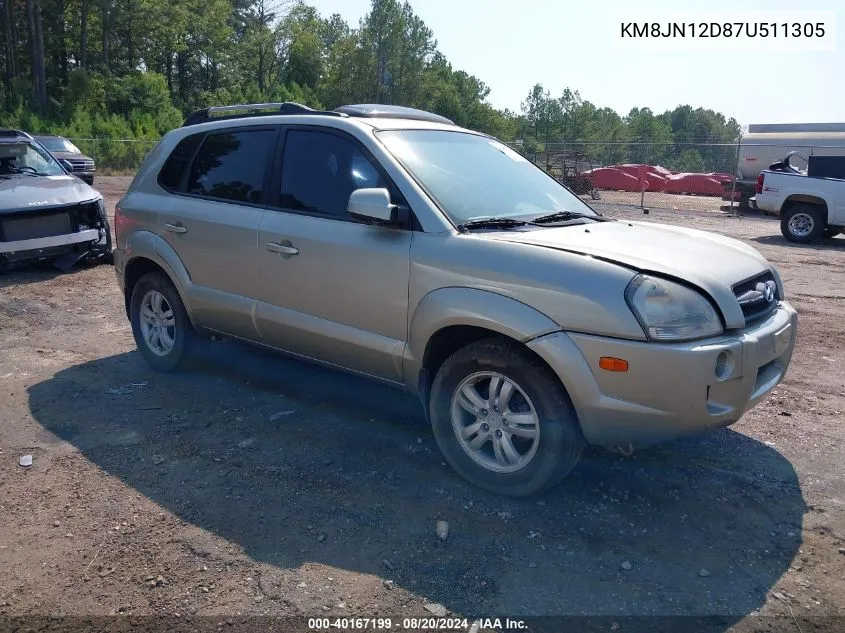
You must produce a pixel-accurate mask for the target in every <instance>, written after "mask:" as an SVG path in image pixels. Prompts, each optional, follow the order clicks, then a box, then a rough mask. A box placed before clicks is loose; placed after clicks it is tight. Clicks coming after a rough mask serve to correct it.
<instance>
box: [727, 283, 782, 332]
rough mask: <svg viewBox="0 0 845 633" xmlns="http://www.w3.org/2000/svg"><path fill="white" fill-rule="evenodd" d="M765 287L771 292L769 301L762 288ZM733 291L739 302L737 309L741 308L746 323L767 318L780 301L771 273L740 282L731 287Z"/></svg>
mask: <svg viewBox="0 0 845 633" xmlns="http://www.w3.org/2000/svg"><path fill="white" fill-rule="evenodd" d="M766 285H768V286H769V287H770V288H771V289H772V290H773V293H772V300H771V301H769V300H768V299H767V298H766V292H765V288H764V286H766ZM733 291H734V296H735V297H736V299H737V301H738V302H739V307H740V308H742V314H743V315H744V316H745V322H746V323H748V322H749V321H755V320H757V319H762V318H763V317H765V316H768V315H769V314H770V313H772V312H773V311H774V310H775V308H776V307H777V302H778V300H779V299H780V297H779V296H778V288H777V283H776V282H775V277H774V275H772V273H771V272H765V273H762V274H760V275H756V276H755V277H752V278H751V279H746V280H745V281H741V282H739V283H738V284H736V285H735V286H734V287H733Z"/></svg>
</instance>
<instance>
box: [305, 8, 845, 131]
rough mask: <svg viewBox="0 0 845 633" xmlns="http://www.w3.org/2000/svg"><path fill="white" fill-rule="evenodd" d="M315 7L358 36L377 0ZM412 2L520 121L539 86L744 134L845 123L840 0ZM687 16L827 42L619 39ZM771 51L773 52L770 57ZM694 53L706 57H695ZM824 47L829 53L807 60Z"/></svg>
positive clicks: (448, 52)
mask: <svg viewBox="0 0 845 633" xmlns="http://www.w3.org/2000/svg"><path fill="white" fill-rule="evenodd" d="M306 2H308V4H311V5H314V6H316V7H317V9H318V10H319V11H320V13H321V14H322V15H323V16H325V17H327V16H329V15H331V14H332V13H339V14H340V15H341V16H343V18H344V19H345V20H346V21H347V22H348V23H349V24H350V26H352V27H357V25H358V22H359V20H360V19H361V18H362V17H363V16H364V15H365V14H366V13H367V12H368V11H369V8H370V0H306ZM410 2H411V5H412V6H413V8H414V11H415V12H416V13H417V15H419V16H420V17H421V18H422V19H423V20H424V21H425V23H426V24H427V25H428V27H429V28H431V29H432V31H433V32H434V37H435V38H436V39H437V42H438V49H439V50H440V51H441V52H442V53H443V54H444V55H445V56H446V58H447V59H448V60H449V61H450V62H451V63H452V66H453V68H455V69H458V70H464V71H466V72H468V73H470V74H472V75H475V76H476V77H478V78H479V79H481V80H482V81H484V82H485V83H486V84H487V85H488V86H489V87H490V89H491V90H490V95H489V97H488V101H489V102H490V103H491V104H493V105H494V106H495V107H497V108H509V109H511V110H513V111H519V107H520V103H521V102H522V101H523V100H524V99H525V96H526V95H527V94H528V91H529V90H530V88H531V86H532V85H534V84H535V83H541V84H543V86H544V87H545V88H547V89H548V90H549V91H550V92H551V94H552V96H560V93H561V92H562V91H563V89H564V88H566V87H569V88H571V89H573V90H578V91H579V92H580V93H581V97H582V98H583V99H585V100H589V101H591V102H592V103H594V104H595V105H597V106H599V107H610V108H613V109H614V110H616V111H617V112H619V113H620V114H622V115H624V114H627V113H628V112H629V111H630V110H631V108H633V107H649V108H651V109H652V110H653V111H654V112H655V113H660V112H663V111H665V110H667V109H672V108H674V107H675V106H677V105H681V104H689V105H692V106H693V107H699V106H701V107H705V108H712V109H713V110H716V111H719V112H722V113H724V114H725V115H726V116H728V117H730V116H733V117H734V118H736V119H737V120H738V121H739V122H740V124H742V125H747V124H749V123H804V122H845V2H843V1H842V0H804V1H803V2H796V1H795V0H791V1H783V0H764V1H757V0H744V1H743V0H733V1H726V0H709V1H707V2H701V1H700V0H696V1H695V2H692V1H691V0H687V2H685V3H684V2H678V0H673V1H670V0H666V1H663V0H641V1H639V2H632V1H631V0H624V1H623V0H577V1H575V0H522V1H521V2H513V1H511V2H505V1H504V0H410ZM632 7H635V8H632ZM679 7H684V9H690V8H691V10H692V11H694V13H691V14H683V15H682V16H680V17H679V18H678V19H685V18H687V17H690V16H691V18H692V19H693V20H694V21H696V22H699V21H700V20H702V19H705V20H707V21H708V22H709V21H711V18H712V19H713V20H716V21H718V22H721V23H724V22H734V21H742V20H753V21H758V22H759V21H763V22H767V23H771V22H772V21H776V23H779V22H782V21H783V20H784V19H786V20H788V21H789V23H790V24H791V23H792V22H794V21H795V20H800V21H801V23H802V24H804V23H811V24H815V23H816V22H817V21H818V20H819V19H823V20H824V21H825V29H826V31H825V38H824V39H823V40H819V39H817V38H812V39H808V40H803V41H802V43H797V42H796V41H795V40H792V41H783V40H780V41H774V40H771V39H770V40H769V41H768V44H766V43H760V44H759V46H758V48H755V49H751V48H748V46H751V45H750V44H749V45H745V44H741V43H737V42H732V41H730V40H726V39H724V38H715V39H711V40H707V41H705V40H701V39H699V40H697V41H695V40H692V41H691V40H690V39H685V40H680V39H676V40H671V41H670V42H668V43H667V41H666V40H657V41H655V40H651V41H649V42H643V41H642V40H637V41H632V40H627V41H624V42H623V41H622V40H621V39H620V33H621V23H622V22H623V21H625V22H629V21H637V22H645V21H647V22H660V23H665V22H666V21H667V20H670V19H672V20H673V21H674V18H675V17H677V11H678V8H679ZM796 7H798V9H797V10H796ZM752 11H753V13H751V12H752ZM786 11H788V12H789V13H784V12H786ZM673 12H674V13H673ZM822 12H823V13H822ZM811 28H812V27H811ZM755 42H760V40H759V39H758V40H755ZM821 42H823V44H822V43H821ZM754 45H756V44H754ZM766 45H768V46H769V49H768V50H762V47H764V46H766ZM626 46H627V48H626ZM648 46H651V47H652V48H651V49H650V50H649V49H648ZM684 46H687V48H684ZM693 46H702V47H704V50H691V48H692V47H693ZM732 46H733V47H741V46H746V48H744V49H733V50H732V49H731V47H732ZM821 46H823V47H824V48H826V49H828V50H804V49H806V48H812V47H817V48H818V47H821Z"/></svg>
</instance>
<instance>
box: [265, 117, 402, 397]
mask: <svg viewBox="0 0 845 633" xmlns="http://www.w3.org/2000/svg"><path fill="white" fill-rule="evenodd" d="M277 182H279V181H278V180H277ZM279 187H280V197H279V203H278V208H275V209H272V210H269V211H267V212H266V214H265V215H264V218H263V219H262V221H261V226H260V228H259V235H258V245H259V254H258V259H259V283H260V296H261V302H260V304H259V306H258V313H257V319H256V320H257V324H258V328H259V331H260V334H261V336H262V338H263V339H264V340H265V341H267V342H268V343H270V344H272V345H274V346H278V347H281V348H283V349H286V350H288V351H291V352H294V353H297V354H301V355H304V356H308V357H311V358H316V359H318V360H322V361H325V362H329V363H332V364H335V365H338V366H341V367H346V368H349V369H352V370H355V371H359V372H363V373H366V374H369V375H372V376H376V377H379V378H382V379H385V380H390V381H395V382H401V380H402V353H403V350H404V347H405V341H406V340H407V329H408V279H409V264H410V248H411V239H412V235H413V234H412V232H411V231H410V230H406V229H404V228H383V227H377V226H370V225H367V224H363V223H361V222H358V221H355V220H354V219H352V218H351V217H349V215H348V214H347V212H346V207H347V203H348V200H349V196H350V194H351V193H352V191H354V190H355V189H359V188H364V187H387V188H389V189H390V188H391V187H390V185H389V184H388V182H387V179H386V176H385V175H384V174H383V172H382V171H381V170H380V169H379V168H378V166H377V165H376V163H375V161H374V159H373V158H372V157H371V156H370V155H369V153H367V152H366V150H365V149H364V148H363V147H362V146H360V145H359V144H358V143H357V142H356V141H354V140H353V139H352V138H350V137H348V136H346V135H344V134H341V133H340V132H335V131H333V130H329V129H325V130H324V129H313V128H295V127H293V128H290V129H289V130H288V131H287V133H286V134H285V139H284V148H283V158H282V165H281V178H280V185H279ZM398 195H399V194H398V193H394V194H393V196H394V202H397V200H396V199H395V197H396V196H398Z"/></svg>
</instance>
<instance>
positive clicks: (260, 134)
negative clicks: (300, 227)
mask: <svg viewBox="0 0 845 633" xmlns="http://www.w3.org/2000/svg"><path fill="white" fill-rule="evenodd" d="M275 144H276V131H275V130H244V131H239V132H219V133H214V134H209V135H208V136H206V137H205V142H204V143H203V144H202V147H201V148H200V150H199V152H198V153H197V155H196V158H194V162H193V165H191V174H190V177H189V179H188V193H192V194H194V195H198V196H207V197H209V198H221V199H223V200H232V201H235V202H249V203H253V204H258V203H261V202H263V201H264V200H265V199H266V196H265V191H264V182H265V177H266V175H267V173H268V171H269V167H270V164H271V162H272V153H273V149H274V147H275Z"/></svg>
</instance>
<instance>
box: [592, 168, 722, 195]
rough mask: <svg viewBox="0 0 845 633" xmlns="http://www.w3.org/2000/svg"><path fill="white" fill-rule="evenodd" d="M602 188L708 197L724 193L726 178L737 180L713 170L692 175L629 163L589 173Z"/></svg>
mask: <svg viewBox="0 0 845 633" xmlns="http://www.w3.org/2000/svg"><path fill="white" fill-rule="evenodd" d="M585 175H587V176H589V177H590V179H591V180H592V182H593V186H594V187H596V188H598V189H614V190H617V191H641V190H643V189H645V191H662V192H665V193H687V194H696V195H704V196H720V195H722V194H723V193H724V188H723V186H722V181H725V180H727V181H730V180H733V176H731V175H730V174H722V173H717V172H712V173H708V174H690V173H678V172H673V171H670V170H669V169H666V168H665V167H661V166H660V165H642V164H627V165H613V166H611V167H598V168H596V169H593V170H590V171H588V172H585Z"/></svg>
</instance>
